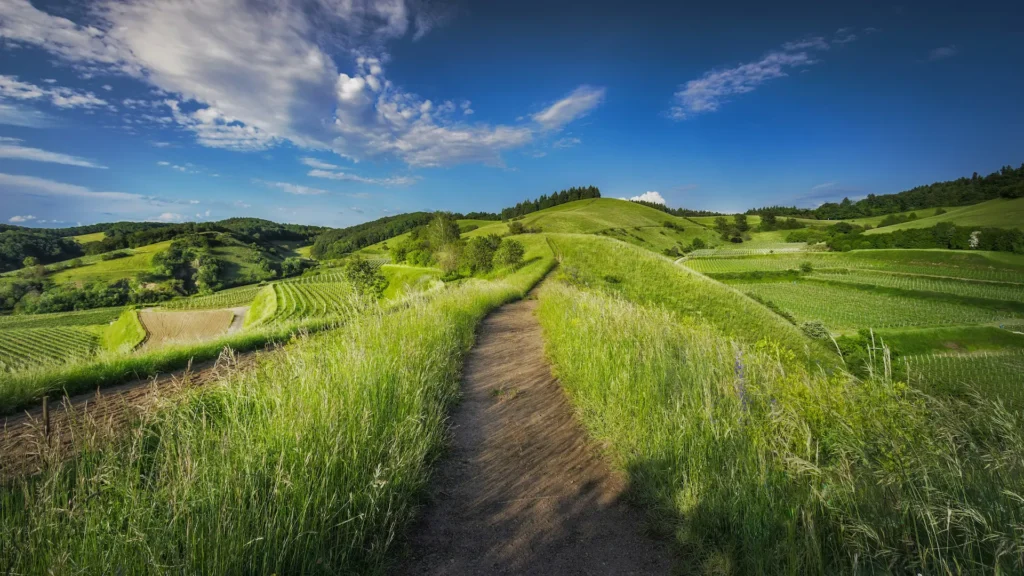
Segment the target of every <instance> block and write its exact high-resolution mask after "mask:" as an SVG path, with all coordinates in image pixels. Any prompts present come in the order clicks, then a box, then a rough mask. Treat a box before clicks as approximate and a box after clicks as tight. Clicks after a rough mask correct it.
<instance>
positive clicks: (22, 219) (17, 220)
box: [7, 214, 36, 224]
mask: <svg viewBox="0 0 1024 576" xmlns="http://www.w3.org/2000/svg"><path fill="white" fill-rule="evenodd" d="M35 219H36V217H35V216H32V215H31V214H28V215H25V216H11V217H10V218H8V219H7V221H8V222H14V223H15V224H18V223H21V222H29V221H32V220H35Z"/></svg>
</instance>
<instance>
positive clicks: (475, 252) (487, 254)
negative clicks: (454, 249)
mask: <svg viewBox="0 0 1024 576" xmlns="http://www.w3.org/2000/svg"><path fill="white" fill-rule="evenodd" d="M501 242H502V240H501V237H500V236H498V235H497V234H488V235H487V236H477V237H476V238H472V239H470V241H469V242H468V243H467V244H466V249H465V250H463V252H462V259H463V262H464V263H465V265H466V267H467V268H469V273H470V274H478V273H480V272H489V271H490V270H491V267H492V266H493V261H494V253H495V252H497V250H498V247H499V246H501Z"/></svg>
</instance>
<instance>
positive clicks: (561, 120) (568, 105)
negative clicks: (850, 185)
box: [533, 86, 605, 130]
mask: <svg viewBox="0 0 1024 576" xmlns="http://www.w3.org/2000/svg"><path fill="white" fill-rule="evenodd" d="M604 95H605V89H604V88H598V87H595V86H580V87H579V88H577V89H575V90H573V91H572V92H571V93H570V94H569V95H568V96H566V97H565V98H562V99H561V100H559V101H558V102H555V103H554V104H552V105H551V106H548V107H547V108H545V109H544V110H542V111H540V112H538V113H537V114H534V115H533V120H534V122H536V123H538V124H540V125H541V127H543V128H544V129H545V130H554V129H557V128H561V127H562V126H565V125H566V124H568V123H570V122H572V121H573V120H576V119H578V118H582V117H583V116H586V115H587V114H589V113H590V112H591V111H592V110H593V109H594V108H597V107H598V106H599V105H600V104H601V103H602V102H603V101H604Z"/></svg>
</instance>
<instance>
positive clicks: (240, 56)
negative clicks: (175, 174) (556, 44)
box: [0, 0, 604, 166]
mask: <svg viewBox="0 0 1024 576" xmlns="http://www.w3.org/2000/svg"><path fill="white" fill-rule="evenodd" d="M435 4H437V3H433V2H425V1H421V0H382V1H368V0H358V1H351V0H275V1H272V2H257V3H254V2H251V1H250V0H220V1H217V2H196V1H186V0H134V1H132V2H116V1H114V0H96V1H95V2H93V3H90V8H91V9H90V10H89V13H88V21H89V23H90V25H84V24H81V23H76V22H72V21H71V20H68V19H65V18H61V17H57V16H54V15H51V14H49V13H47V12H44V11H41V10H39V9H37V8H36V7H34V6H33V5H32V3H31V2H29V1H28V0H4V2H3V4H0V38H3V39H5V40H7V41H8V43H12V44H15V45H33V46H36V47H39V48H42V49H45V50H47V51H49V52H51V53H52V54H54V55H56V56H57V57H58V58H59V59H61V60H63V61H65V62H67V63H69V64H70V65H71V66H73V67H75V68H77V69H78V70H79V71H80V75H82V74H89V75H92V74H97V75H98V74H122V75H128V76H131V77H134V78H136V79H139V80H140V81H143V82H146V83H149V84H150V85H151V86H152V87H153V88H154V93H157V94H159V95H161V97H162V99H164V100H165V101H166V105H167V106H169V107H170V112H171V114H170V116H168V117H165V118H162V119H158V120H159V121H161V122H166V121H167V118H170V119H171V120H172V121H173V122H175V123H177V124H178V125H180V126H182V127H184V128H185V129H187V130H189V131H191V132H193V133H194V134H195V137H196V139H197V140H198V141H199V143H200V144H202V145H204V146H208V147H214V148H226V149H232V150H239V151H251V150H263V149H266V148H269V147H272V146H275V145H277V144H279V143H281V142H284V141H288V142H291V143H292V144H294V145H296V146H298V147H300V148H309V149H324V150H332V151H333V152H335V153H337V154H340V155H342V156H344V157H347V158H350V159H353V160H360V159H364V158H371V157H378V156H387V157H397V158H399V159H401V160H403V161H405V162H406V163H408V164H410V165H413V166H442V165H451V164H456V163H464V162H483V163H488V164H493V165H500V164H501V153H502V152H503V151H505V150H508V149H511V148H516V147H520V146H523V145H525V144H527V143H529V142H530V141H531V140H532V138H533V136H534V133H535V131H536V130H537V129H538V127H537V126H524V125H492V124H487V123H472V124H471V123H468V119H469V118H470V117H472V116H473V112H474V111H473V108H472V107H471V104H470V103H469V102H468V101H464V102H462V103H459V104H456V103H455V102H454V101H447V100H445V101H430V100H424V99H422V98H420V97H419V96H417V95H415V94H413V93H411V92H409V91H406V90H404V89H402V88H400V87H398V86H395V85H394V84H393V83H392V82H391V81H389V80H388V79H387V78H386V76H385V73H384V67H383V66H384V63H383V61H382V60H381V59H378V58H373V57H368V56H360V57H358V58H355V66H354V67H353V68H346V70H345V71H344V72H342V71H341V70H339V67H338V65H337V64H336V63H335V61H334V60H333V59H332V57H331V56H330V55H329V54H336V53H343V54H346V53H347V54H364V55H366V54H386V52H387V51H386V49H385V47H384V44H385V42H387V41H388V40H390V39H394V38H398V37H402V36H405V35H407V34H409V33H410V32H411V33H412V34H413V36H414V39H415V38H419V37H421V36H422V35H423V34H425V33H427V32H428V31H429V30H430V29H431V28H433V27H434V26H436V25H438V24H439V23H441V22H442V21H444V19H445V18H447V17H448V14H449V12H444V11H438V10H437V9H436V8H433V6H434V5H435ZM442 10H443V9H442ZM603 95H604V90H603V89H597V88H591V87H586V86H584V87H580V88H579V89H577V90H576V91H575V92H573V93H572V94H571V95H570V96H569V97H567V98H565V99H563V100H561V101H559V102H557V103H555V104H554V105H552V106H551V107H550V108H548V109H547V110H545V111H543V112H541V113H540V114H538V115H537V116H536V122H537V123H538V124H539V125H540V127H541V128H543V129H552V128H557V127H560V126H563V125H565V124H566V123H567V122H570V121H572V120H574V119H576V118H579V117H581V116H583V115H585V114H586V113H587V112H589V111H590V110H591V109H592V108H593V107H594V106H596V105H597V104H598V103H599V102H600V100H601V99H602V98H603ZM71 96H73V95H69V96H66V97H65V96H62V98H64V100H61V103H62V104H63V105H67V106H71V105H78V106H87V105H89V101H88V99H85V100H83V99H82V98H87V97H88V96H90V95H88V94H82V95H78V96H80V98H79V99H78V100H77V101H76V100H74V99H70V98H71ZM42 97H43V96H35V98H42ZM93 98H95V96H93ZM65 100H67V101H65ZM97 100H98V99H97ZM139 102H141V101H134V100H133V101H130V102H129V101H128V100H125V101H124V102H123V104H124V105H125V106H126V107H129V108H132V109H135V108H139V107H144V106H145V105H143V104H140V103H139ZM93 104H95V103H93Z"/></svg>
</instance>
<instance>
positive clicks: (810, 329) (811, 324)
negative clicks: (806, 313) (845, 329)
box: [800, 320, 831, 340]
mask: <svg viewBox="0 0 1024 576" xmlns="http://www.w3.org/2000/svg"><path fill="white" fill-rule="evenodd" d="M800 330H802V331H803V333H804V334H806V335H807V337H808V338H811V339H813V340H827V339H828V338H829V337H830V336H831V332H829V330H828V327H826V326H825V323H824V322H822V321H821V320H808V321H806V322H804V323H803V324H801V325H800Z"/></svg>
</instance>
